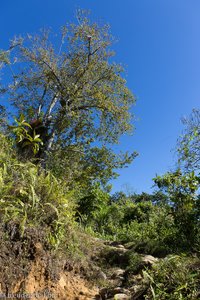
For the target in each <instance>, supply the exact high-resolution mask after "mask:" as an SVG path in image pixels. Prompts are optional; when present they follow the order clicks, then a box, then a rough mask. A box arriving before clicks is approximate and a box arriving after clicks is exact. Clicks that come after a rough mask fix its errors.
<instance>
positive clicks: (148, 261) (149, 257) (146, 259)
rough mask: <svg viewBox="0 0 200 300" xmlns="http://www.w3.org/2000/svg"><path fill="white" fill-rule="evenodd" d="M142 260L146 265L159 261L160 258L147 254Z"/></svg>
mask: <svg viewBox="0 0 200 300" xmlns="http://www.w3.org/2000/svg"><path fill="white" fill-rule="evenodd" d="M142 261H143V262H144V263H145V265H147V266H152V265H154V264H155V263H157V262H158V258H156V257H154V256H152V255H145V256H143V257H142Z"/></svg>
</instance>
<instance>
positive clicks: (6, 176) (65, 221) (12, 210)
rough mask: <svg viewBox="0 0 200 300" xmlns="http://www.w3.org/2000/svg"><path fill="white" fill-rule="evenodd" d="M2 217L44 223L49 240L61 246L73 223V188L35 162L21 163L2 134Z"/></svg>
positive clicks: (21, 224) (21, 223)
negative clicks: (69, 189)
mask: <svg viewBox="0 0 200 300" xmlns="http://www.w3.org/2000/svg"><path fill="white" fill-rule="evenodd" d="M0 143H1V145H2V146H1V150H0V221H1V222H4V223H9V222H10V221H11V220H12V221H14V222H15V223H16V224H19V227H20V232H21V235H22V236H23V233H24V231H25V229H26V228H27V227H41V228H43V230H45V231H46V236H47V239H48V241H49V243H50V244H51V245H52V246H54V247H58V245H59V243H60V242H61V241H62V240H63V239H65V238H66V236H67V235H68V229H69V228H70V227H71V226H73V224H74V214H75V209H74V204H73V192H69V191H68V189H67V186H66V185H65V184H64V183H63V182H61V181H59V180H57V179H56V178H55V177H54V176H53V175H52V174H51V173H50V172H45V171H44V170H41V169H40V168H39V167H37V166H35V165H34V164H32V163H29V162H27V163H21V162H19V161H18V159H17V157H16V156H15V152H14V150H12V143H11V142H10V141H8V140H7V139H6V138H5V137H4V136H0Z"/></svg>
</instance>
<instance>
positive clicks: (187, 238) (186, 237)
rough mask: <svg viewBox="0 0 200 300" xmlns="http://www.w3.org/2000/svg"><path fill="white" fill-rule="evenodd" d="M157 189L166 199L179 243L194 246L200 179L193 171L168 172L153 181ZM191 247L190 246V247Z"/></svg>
mask: <svg viewBox="0 0 200 300" xmlns="http://www.w3.org/2000/svg"><path fill="white" fill-rule="evenodd" d="M154 181H155V183H156V184H157V185H158V187H159V188H160V189H161V190H162V191H164V192H165V193H166V195H167V197H168V199H169V200H168V201H169V202H168V205H169V206H170V207H171V213H172V215H173V217H174V221H175V225H176V227H177V229H178V230H179V237H181V238H180V243H181V242H183V244H184V243H185V244H188V246H189V245H190V244H192V245H194V244H195V241H196V238H197V235H198V227H199V216H200V210H199V196H198V194H197V191H198V188H199V183H200V178H199V177H198V176H196V175H195V173H194V171H193V172H190V173H187V174H182V172H181V171H180V170H177V171H175V172H171V173H170V172H168V173H166V174H165V175H164V176H157V177H156V178H155V179H154ZM190 247H191V245H190Z"/></svg>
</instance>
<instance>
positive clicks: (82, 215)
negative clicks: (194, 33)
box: [0, 15, 200, 299]
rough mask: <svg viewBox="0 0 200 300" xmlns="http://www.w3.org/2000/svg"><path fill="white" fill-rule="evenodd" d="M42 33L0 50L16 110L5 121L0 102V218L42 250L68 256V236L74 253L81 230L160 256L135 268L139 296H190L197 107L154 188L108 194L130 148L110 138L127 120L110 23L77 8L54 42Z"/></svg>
mask: <svg viewBox="0 0 200 300" xmlns="http://www.w3.org/2000/svg"><path fill="white" fill-rule="evenodd" d="M49 37H50V33H49V32H44V33H43V35H41V36H30V35H29V36H28V37H27V38H25V39H22V38H19V39H16V40H14V41H13V42H12V45H11V46H10V48H9V50H8V51H2V52H1V55H0V58H1V62H2V64H1V67H6V66H9V67H10V68H11V69H12V76H11V78H9V80H11V82H9V83H8V81H9V80H8V79H7V80H6V81H5V82H3V81H2V83H1V92H2V95H4V96H2V99H8V100H10V101H11V104H13V105H14V109H11V110H10V111H8V112H9V113H10V114H11V115H14V116H15V122H14V123H13V122H12V121H11V117H7V116H6V112H7V111H6V109H5V107H4V106H1V111H0V112H1V118H0V119H1V120H0V124H1V133H0V144H1V148H0V222H1V225H2V226H3V227H4V228H11V230H10V229H9V236H10V238H11V239H15V235H16V234H17V235H18V239H21V240H23V237H24V234H25V232H26V231H27V229H29V228H37V229H38V230H40V231H41V233H42V235H43V238H44V243H45V245H46V247H47V249H53V250H54V251H58V249H59V251H60V250H62V251H68V255H69V253H70V255H72V251H71V252H70V249H72V248H73V247H75V243H76V247H77V251H80V252H81V245H79V243H78V242H77V241H78V238H77V236H78V231H82V232H85V233H87V235H88V236H89V235H92V236H96V237H100V238H101V239H107V240H116V241H121V242H122V243H123V244H125V245H127V246H128V247H129V248H130V247H131V249H132V251H133V253H148V254H152V255H155V256H157V257H159V258H164V257H167V258H166V259H165V260H161V261H160V263H159V264H157V265H156V266H154V267H153V268H152V269H151V270H146V272H144V273H143V275H144V276H146V277H147V278H148V279H149V281H148V282H149V285H148V288H147V290H146V296H144V297H146V298H145V299H198V295H199V294H198V290H199V285H200V275H199V273H198V270H197V269H198V268H196V265H198V264H199V254H200V253H199V246H200V229H199V222H200V196H199V194H198V192H199V183H200V175H199V161H200V159H199V157H200V155H199V144H200V143H199V142H200V141H199V137H200V111H199V110H198V109H196V110H194V111H193V112H192V114H191V116H190V117H189V118H188V119H187V120H185V121H184V124H185V125H186V126H185V131H184V132H183V136H182V137H180V138H179V140H178V146H177V154H178V157H179V159H178V162H177V167H176V169H174V170H173V171H169V172H168V173H166V174H165V175H162V176H157V177H156V178H154V179H153V180H154V183H155V191H154V193H153V194H151V195H150V194H147V193H142V194H132V195H129V196H127V195H126V194H124V193H123V192H119V193H116V194H114V195H112V194H111V193H110V186H109V180H110V179H111V178H114V177H115V176H116V172H115V170H116V169H117V168H120V167H124V166H125V165H126V164H127V163H130V162H131V161H132V159H133V158H134V157H135V156H136V153H135V152H133V153H132V154H127V153H125V154H120V155H119V154H116V153H114V152H113V150H112V147H111V146H112V144H113V143H117V142H118V140H119V138H120V136H121V135H122V134H124V133H127V132H129V130H130V129H131V122H130V113H129V108H130V106H131V105H132V104H133V103H134V97H133V95H132V93H131V92H130V91H129V90H128V88H127V87H126V81H125V79H124V77H123V73H122V72H123V70H122V68H121V66H120V65H116V64H114V63H113V62H112V60H111V59H110V57H111V56H112V55H113V53H112V51H111V50H110V45H111V41H112V38H111V36H110V33H109V29H108V27H107V26H105V27H103V28H102V27H99V26H98V25H97V24H96V23H94V24H92V23H90V21H89V20H88V19H87V18H86V17H85V16H83V15H79V16H78V25H75V24H71V25H70V26H69V27H63V29H62V38H61V44H60V45H59V46H58V49H56V47H53V44H52V43H51V42H50V38H49ZM16 57H17V58H16ZM18 64H19V66H18ZM3 97H5V98H3ZM73 249H74V248H73ZM134 255H135V254H134ZM134 255H133V257H132V260H131V259H130V266H129V267H130V270H132V269H134V266H135V265H136V264H137V263H138V261H137V255H135V256H134ZM131 268H132V269H131Z"/></svg>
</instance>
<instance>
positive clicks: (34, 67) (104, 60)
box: [8, 12, 135, 169]
mask: <svg viewBox="0 0 200 300" xmlns="http://www.w3.org/2000/svg"><path fill="white" fill-rule="evenodd" d="M19 41H20V42H19V43H18V47H16V48H15V51H14V52H15V53H14V54H13V56H15V57H17V62H18V64H15V66H14V67H13V70H12V71H13V72H12V73H13V77H12V79H13V80H12V84H10V85H9V89H8V92H9V94H10V100H11V102H12V104H13V105H14V107H15V109H16V110H17V112H18V115H21V114H23V115H24V120H22V119H21V120H22V121H26V122H27V123H29V125H30V126H31V127H30V126H29V127H26V125H25V127H26V130H24V132H25V133H27V136H29V137H30V135H32V137H33V135H34V139H35V137H36V138H38V136H39V138H40V139H41V140H42V143H40V158H41V159H42V160H43V161H46V160H47V158H48V156H49V154H52V153H53V152H54V151H58V149H59V150H60V151H61V152H62V153H63V155H64V153H65V154H66V153H67V152H68V153H72V152H73V153H76V158H77V157H78V156H79V157H80V159H81V160H83V159H84V158H86V159H87V160H88V154H89V153H91V156H92V157H93V160H90V163H91V162H92V161H94V162H95V165H96V167H97V168H98V163H97V162H100V159H99V157H100V155H101V154H102V153H103V155H104V156H106V159H105V160H104V163H105V161H106V160H107V162H109V164H110V166H109V168H110V169H112V168H117V167H122V166H123V165H125V164H126V163H128V162H130V161H131V160H132V158H133V157H134V156H135V153H133V154H131V155H127V154H125V156H123V157H120V156H118V155H117V156H116V155H114V153H113V152H112V150H111V148H110V147H109V146H108V145H111V144H113V143H118V141H119V138H120V136H121V135H123V134H125V133H130V132H131V130H132V126H131V122H130V121H131V114H130V107H131V106H132V104H134V102H135V99H134V96H133V94H132V93H131V91H130V90H129V89H128V88H127V86H126V80H125V78H124V76H123V71H124V70H123V68H122V66H121V65H119V64H116V63H114V61H113V59H112V57H113V55H114V53H113V51H111V50H110V46H111V44H112V41H113V38H112V36H111V35H110V32H109V26H107V25H105V26H99V25H98V24H97V23H91V22H90V20H89V19H88V18H87V16H86V15H85V14H83V13H82V12H79V13H78V14H77V24H69V25H67V26H63V28H62V30H61V38H60V42H59V43H57V40H56V39H55V36H52V35H51V33H50V31H43V32H42V33H41V34H40V35H35V36H32V35H28V36H27V37H26V38H24V39H21V38H20V40H19ZM15 43H16V41H15ZM15 61H16V58H15ZM22 123H23V122H22ZM22 123H20V124H21V125H22V126H23V124H24V123H23V124H22ZM21 125H20V126H21ZM30 128H31V129H32V133H31V129H30ZM20 141H21V142H22V144H23V140H22V139H20ZM24 141H25V142H26V138H25V139H24ZM29 142H30V141H29ZM28 144H29V143H25V144H23V146H24V147H23V148H24V149H26V148H27V147H28ZM41 145H42V146H41ZM100 149H101V151H100ZM70 155H71V154H70ZM109 157H110V161H109ZM104 158H105V157H104ZM112 159H113V164H111V161H112ZM111 165H112V167H111ZM100 169H101V168H100Z"/></svg>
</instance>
